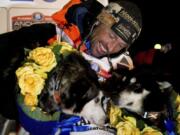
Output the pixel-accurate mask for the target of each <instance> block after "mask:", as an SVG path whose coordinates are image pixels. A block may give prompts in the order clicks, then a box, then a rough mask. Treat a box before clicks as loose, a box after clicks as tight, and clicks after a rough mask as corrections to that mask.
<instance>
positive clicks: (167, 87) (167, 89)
mask: <svg viewBox="0 0 180 135" xmlns="http://www.w3.org/2000/svg"><path fill="white" fill-rule="evenodd" d="M157 84H158V85H159V88H160V90H161V92H162V93H165V94H166V95H169V94H170V93H171V92H172V90H173V86H172V84H171V83H170V82H168V81H162V82H160V81H157Z"/></svg>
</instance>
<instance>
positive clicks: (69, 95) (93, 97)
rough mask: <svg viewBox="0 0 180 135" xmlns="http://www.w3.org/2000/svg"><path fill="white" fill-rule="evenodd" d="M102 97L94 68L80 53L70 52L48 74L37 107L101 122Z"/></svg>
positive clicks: (102, 114)
mask: <svg viewBox="0 0 180 135" xmlns="http://www.w3.org/2000/svg"><path fill="white" fill-rule="evenodd" d="M102 97H103V95H102V92H100V89H99V83H98V78H97V75H96V73H95V71H93V70H92V69H91V67H90V64H89V63H88V62H87V61H86V60H85V59H84V58H83V57H82V56H80V55H79V54H77V53H72V54H70V55H68V56H67V57H66V58H64V59H62V62H60V64H59V65H58V66H57V67H56V68H55V69H54V71H53V72H52V74H51V75H50V77H49V79H48V80H47V82H46V87H45V89H44V90H43V93H42V94H41V95H40V101H41V102H40V106H41V107H42V108H43V109H44V110H45V111H46V112H49V113H53V112H55V111H57V110H58V109H61V110H62V111H63V112H64V113H67V114H76V115H81V116H83V117H85V118H86V119H87V120H89V121H90V122H92V123H95V124H98V125H103V124H104V123H105V119H106V115H105V112H104V110H103V107H102V105H101V99H102Z"/></svg>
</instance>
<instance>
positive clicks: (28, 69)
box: [16, 65, 34, 78]
mask: <svg viewBox="0 0 180 135" xmlns="http://www.w3.org/2000/svg"><path fill="white" fill-rule="evenodd" d="M33 70H34V69H33V67H32V66H30V65H27V66H23V67H20V68H18V69H17V70H16V76H17V78H19V77H20V76H22V75H23V74H25V73H33V72H34V71H33Z"/></svg>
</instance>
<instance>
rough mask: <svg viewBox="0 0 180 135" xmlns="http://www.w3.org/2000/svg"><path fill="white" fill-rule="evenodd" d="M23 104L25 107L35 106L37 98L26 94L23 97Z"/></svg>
mask: <svg viewBox="0 0 180 135" xmlns="http://www.w3.org/2000/svg"><path fill="white" fill-rule="evenodd" d="M24 103H25V105H27V106H36V105H37V104H38V99H37V96H34V95H30V94H26V95H25V97H24Z"/></svg>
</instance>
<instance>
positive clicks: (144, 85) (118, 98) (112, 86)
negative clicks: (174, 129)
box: [102, 67, 172, 129]
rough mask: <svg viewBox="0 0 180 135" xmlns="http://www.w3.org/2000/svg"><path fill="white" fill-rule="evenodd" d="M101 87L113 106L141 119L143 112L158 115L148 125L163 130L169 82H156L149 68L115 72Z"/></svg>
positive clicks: (169, 90) (169, 88)
mask: <svg viewBox="0 0 180 135" xmlns="http://www.w3.org/2000/svg"><path fill="white" fill-rule="evenodd" d="M102 87H103V90H104V91H105V93H106V95H107V96H110V97H111V99H112V101H113V103H114V104H115V105H118V106H119V107H120V108H125V109H126V110H127V111H129V112H130V113H133V114H135V115H137V116H138V117H139V116H140V117H141V118H142V119H143V114H144V113H145V112H156V113H158V114H160V115H161V116H160V117H159V118H158V119H155V120H154V119H150V120H148V123H149V124H151V125H153V124H154V125H157V126H158V127H160V128H162V129H163V128H164V127H163V120H164V119H162V118H165V117H167V104H168V101H169V99H168V97H169V94H170V92H171V90H172V86H171V84H170V83H169V82H158V80H157V78H156V76H155V75H154V74H153V73H152V72H151V70H150V69H149V68H147V67H138V68H135V69H133V70H132V71H128V70H126V69H124V70H119V71H115V72H114V73H113V75H112V77H111V78H110V79H108V80H107V81H106V82H105V83H104V84H102ZM112 91H113V92H112Z"/></svg>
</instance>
